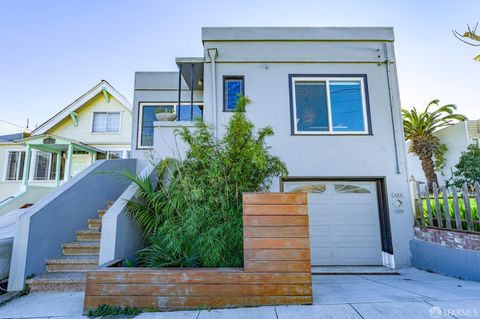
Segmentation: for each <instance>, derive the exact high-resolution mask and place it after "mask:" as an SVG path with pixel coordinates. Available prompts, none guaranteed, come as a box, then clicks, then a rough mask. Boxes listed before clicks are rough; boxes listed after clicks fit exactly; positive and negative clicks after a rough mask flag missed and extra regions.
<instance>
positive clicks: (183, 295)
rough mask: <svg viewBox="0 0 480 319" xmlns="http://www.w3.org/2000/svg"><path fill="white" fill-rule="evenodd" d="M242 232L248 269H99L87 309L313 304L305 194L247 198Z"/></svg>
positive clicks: (92, 274)
mask: <svg viewBox="0 0 480 319" xmlns="http://www.w3.org/2000/svg"><path fill="white" fill-rule="evenodd" d="M243 229H244V239H243V242H244V268H198V269H186V268H183V269H178V268H175V269H174V268H161V269H154V268H121V267H100V268H99V269H96V270H92V271H89V272H88V273H87V282H86V290H85V303H84V310H85V311H88V310H90V309H94V308H96V307H98V306H100V305H102V304H107V305H110V306H122V307H126V306H130V307H132V306H133V307H139V308H155V309H159V310H176V309H192V308H195V309H197V308H223V307H242V306H259V305H288V304H311V303H312V302H313V297H312V275H311V270H310V245H309V233H308V209H307V195H306V194H304V193H295V194H290V193H247V194H243Z"/></svg>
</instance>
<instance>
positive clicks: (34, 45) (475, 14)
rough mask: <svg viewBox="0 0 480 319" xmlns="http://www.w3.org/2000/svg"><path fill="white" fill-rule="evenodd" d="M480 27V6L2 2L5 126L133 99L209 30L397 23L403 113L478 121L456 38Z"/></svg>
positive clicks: (446, 1) (442, 0) (447, 2)
mask: <svg viewBox="0 0 480 319" xmlns="http://www.w3.org/2000/svg"><path fill="white" fill-rule="evenodd" d="M477 21H480V1H478V0H471V1H468V0H462V1H459V0H435V1H434V0H416V1H411V0H402V1H388V0H382V1H377V0H370V1H369V0H362V1H350V0H341V1H331V0H330V1H321V0H317V1H303V0H296V1H291V0H290V1H283V0H274V1H269V0H262V1H258V0H257V1H252V0H242V1H210V0H203V1H193V0H190V1H186V0H173V1H163V0H158V1H147V0H136V1H134V0H129V1H126V0H102V1H100V0H76V1H74V0H63V1H53V0H42V1H33V0H32V1H22V0H0V119H3V120H7V121H10V122H14V123H18V124H25V123H26V119H27V117H28V118H30V123H31V126H30V127H31V128H33V127H35V125H39V124H41V123H42V122H43V121H45V120H47V119H48V118H49V117H51V116H52V115H53V114H55V113H56V112H58V111H59V110H60V109H61V108H63V107H65V106H66V105H68V104H69V103H70V102H72V101H73V100H74V99H76V98H77V97H78V96H80V95H81V94H83V93H84V92H85V91H86V90H88V89H89V88H90V87H92V86H93V85H95V84H96V83H98V82H99V81H100V80H101V79H106V80H107V81H109V82H110V83H111V84H112V85H113V86H114V87H116V88H117V89H118V90H119V91H120V92H122V93H123V94H124V95H125V96H126V97H127V98H128V99H129V100H130V101H132V96H133V79H134V72H135V71H164V70H165V71H169V70H175V63H174V61H175V57H177V56H201V55H202V44H201V38H200V36H201V27H202V26H393V27H394V28H395V34H396V39H397V40H396V44H395V45H396V55H397V60H398V72H399V79H400V92H401V98H402V106H403V107H404V108H410V107H411V106H412V105H416V106H417V107H423V106H424V105H425V104H426V103H427V102H428V101H430V100H432V99H435V98H438V99H440V100H441V102H443V103H455V104H457V106H458V108H459V111H460V112H461V113H463V114H466V115H467V116H469V117H470V118H472V119H478V118H480V112H479V107H480V102H479V98H478V97H479V93H478V92H479V88H478V87H479V76H478V75H479V74H480V63H478V62H475V61H473V60H472V58H473V56H475V55H477V54H480V47H478V48H474V47H470V46H467V45H464V44H462V43H460V42H459V41H458V40H456V39H455V38H454V37H453V36H452V33H451V30H452V29H456V30H459V31H464V29H465V28H466V24H467V23H469V24H475V23H476V22H477Z"/></svg>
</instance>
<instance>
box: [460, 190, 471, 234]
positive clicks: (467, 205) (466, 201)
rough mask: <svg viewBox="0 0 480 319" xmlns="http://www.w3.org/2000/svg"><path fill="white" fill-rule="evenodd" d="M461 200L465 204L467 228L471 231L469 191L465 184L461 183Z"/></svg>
mask: <svg viewBox="0 0 480 319" xmlns="http://www.w3.org/2000/svg"><path fill="white" fill-rule="evenodd" d="M462 195H463V202H464V204H465V217H466V218H467V229H468V230H470V231H473V220H472V209H471V208H470V192H469V191H468V186H467V184H463V189H462Z"/></svg>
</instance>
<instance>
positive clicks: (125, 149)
mask: <svg viewBox="0 0 480 319" xmlns="http://www.w3.org/2000/svg"><path fill="white" fill-rule="evenodd" d="M102 150H103V151H105V155H106V159H108V154H109V152H122V157H120V159H126V158H127V152H128V151H129V150H130V149H127V148H104V149H102Z"/></svg>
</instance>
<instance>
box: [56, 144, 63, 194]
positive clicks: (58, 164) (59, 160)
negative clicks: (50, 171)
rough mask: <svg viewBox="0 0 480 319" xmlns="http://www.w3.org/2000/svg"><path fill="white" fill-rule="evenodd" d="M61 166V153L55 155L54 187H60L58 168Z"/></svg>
mask: <svg viewBox="0 0 480 319" xmlns="http://www.w3.org/2000/svg"><path fill="white" fill-rule="evenodd" d="M61 166H62V152H58V153H57V164H56V166H55V185H57V186H58V185H60V167H61Z"/></svg>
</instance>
